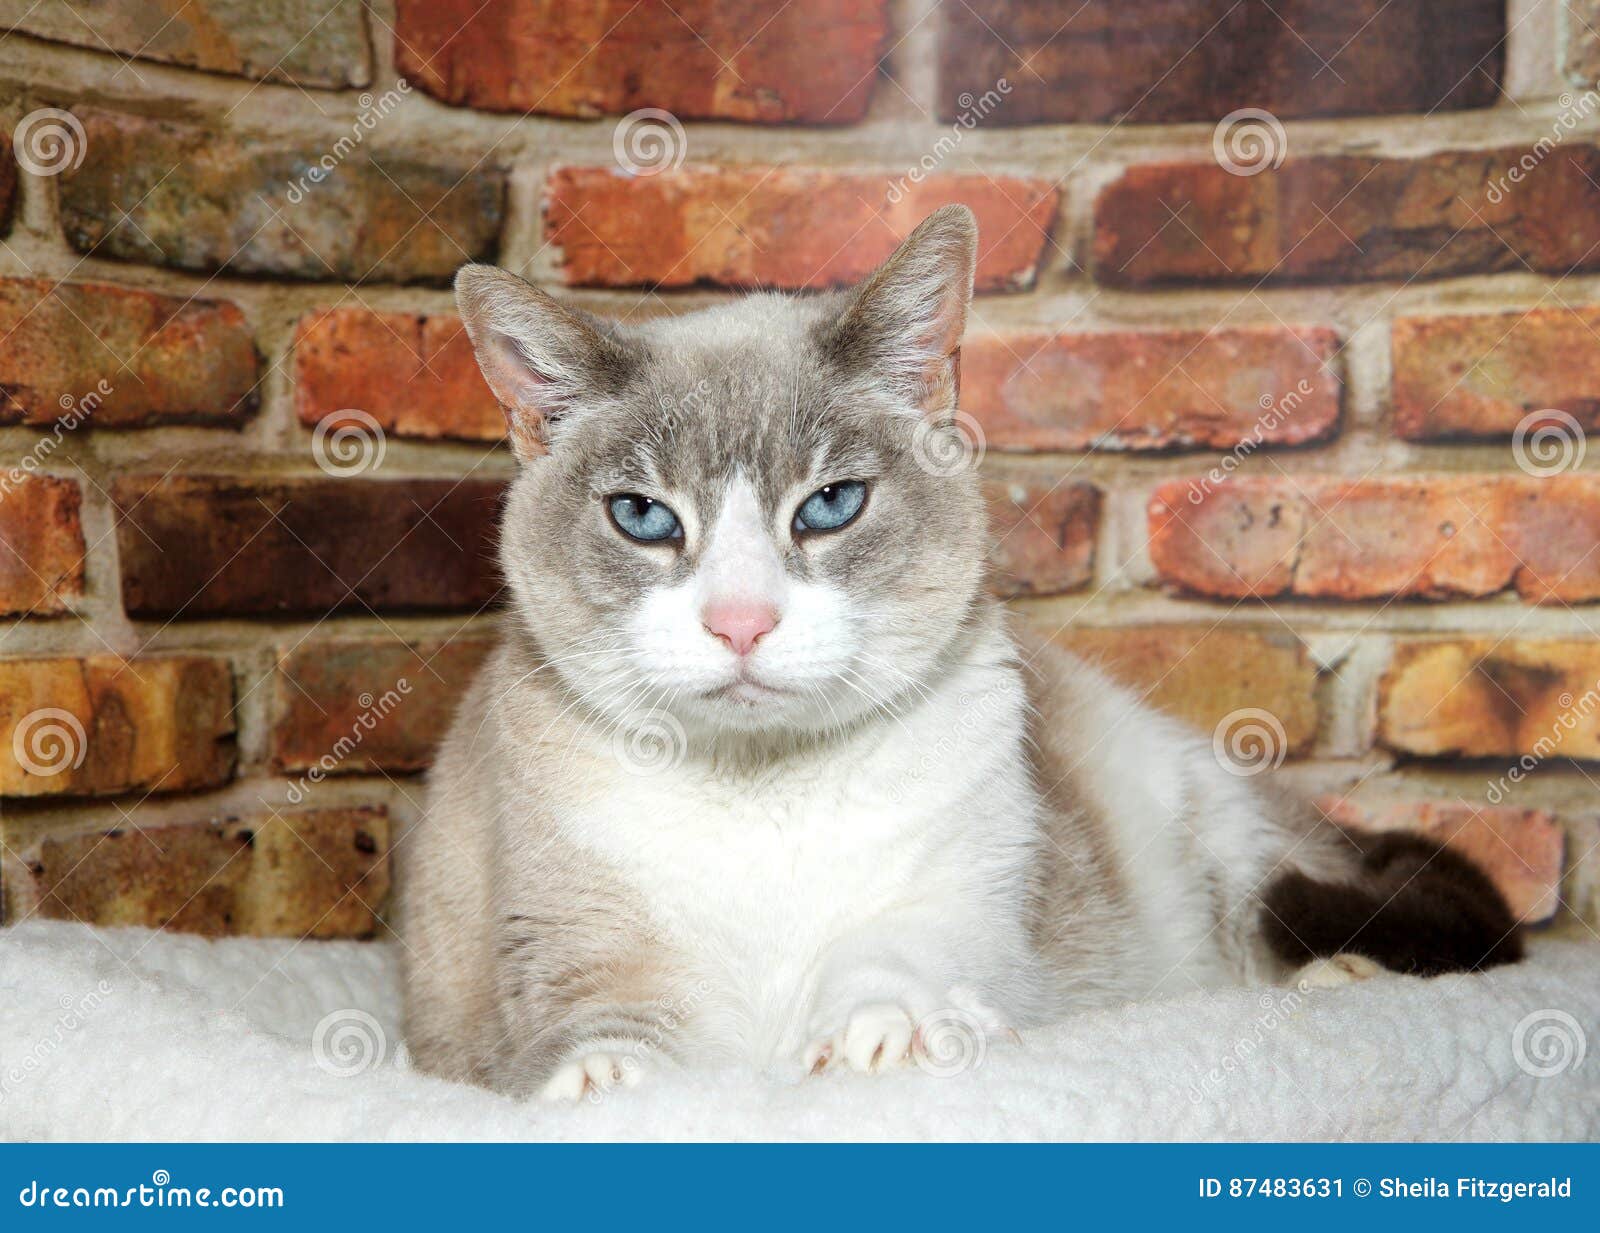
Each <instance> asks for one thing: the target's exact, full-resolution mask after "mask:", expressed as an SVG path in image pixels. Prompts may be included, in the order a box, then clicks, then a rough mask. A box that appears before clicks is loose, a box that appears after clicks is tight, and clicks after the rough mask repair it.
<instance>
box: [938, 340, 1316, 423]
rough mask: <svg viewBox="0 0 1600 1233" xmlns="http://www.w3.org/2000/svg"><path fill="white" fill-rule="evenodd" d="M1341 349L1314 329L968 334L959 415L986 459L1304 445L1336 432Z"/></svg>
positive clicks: (962, 365)
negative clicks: (996, 452) (1015, 453)
mask: <svg viewBox="0 0 1600 1233" xmlns="http://www.w3.org/2000/svg"><path fill="white" fill-rule="evenodd" d="M1338 350H1339V340H1338V336H1337V335H1336V334H1334V332H1333V331H1332V330H1325V329H1313V328H1307V329H1296V330H1288V329H1278V328H1266V327H1247V328H1243V329H1224V330H1216V331H1202V330H1160V331H1157V330H1149V331H1137V332H1135V331H1126V332H1117V331H1112V332H1106V333H1083V334H1056V335H1050V334H1002V335H994V334H977V335H971V334H969V335H968V336H967V340H966V343H965V344H964V345H963V347H962V349H961V405H962V408H963V410H965V411H967V412H969V413H971V414H973V415H975V416H977V418H978V419H979V421H980V422H981V423H982V425H983V429H984V434H985V437H986V439H987V442H988V445H989V448H990V449H1000V450H1083V449H1106V448H1112V449H1131V450H1140V449H1169V448H1172V447H1174V446H1188V447H1194V446H1211V447H1216V448H1228V447H1230V446H1234V445H1237V444H1239V443H1240V442H1243V441H1250V442H1253V443H1254V444H1258V445H1263V444H1264V445H1300V444H1304V443H1305V442H1308V441H1319V440H1322V439H1324V438H1326V437H1328V436H1329V435H1331V434H1332V433H1333V432H1335V431H1336V430H1337V428H1338V423H1339V394H1340V382H1339V375H1338V370H1337V367H1336V361H1335V358H1334V357H1335V356H1336V355H1337V353H1338Z"/></svg>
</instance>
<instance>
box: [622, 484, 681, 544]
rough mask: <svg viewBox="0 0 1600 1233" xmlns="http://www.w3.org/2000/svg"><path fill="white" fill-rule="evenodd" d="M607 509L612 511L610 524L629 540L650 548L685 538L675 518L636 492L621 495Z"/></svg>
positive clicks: (675, 516) (659, 505) (666, 510)
mask: <svg viewBox="0 0 1600 1233" xmlns="http://www.w3.org/2000/svg"><path fill="white" fill-rule="evenodd" d="M606 508H607V509H609V510H610V511H611V521H612V522H614V523H616V524H617V529H618V530H619V531H621V532H622V533H623V534H624V535H626V536H627V537H628V538H629V539H637V540H642V541H643V542H644V543H647V544H650V543H655V542H656V541H657V540H663V539H675V538H679V537H681V536H682V534H683V531H682V528H681V527H680V526H679V524H678V516H677V515H676V514H674V513H673V512H672V511H671V510H670V509H668V508H667V507H666V506H665V505H663V504H662V503H661V502H660V501H656V500H653V499H652V498H650V497H645V496H640V495H639V494H638V493H637V492H619V493H618V494H617V495H616V496H614V497H610V498H608V499H607V501H606Z"/></svg>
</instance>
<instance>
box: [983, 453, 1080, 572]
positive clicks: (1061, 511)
mask: <svg viewBox="0 0 1600 1233" xmlns="http://www.w3.org/2000/svg"><path fill="white" fill-rule="evenodd" d="M985 480H986V484H985V488H986V491H987V494H988V498H989V511H990V534H991V536H992V546H991V549H990V553H989V559H990V564H991V565H992V566H993V569H994V580H993V585H994V589H995V591H996V592H997V593H999V594H1001V595H1005V596H1018V595H1057V594H1060V593H1062V592H1064V591H1073V590H1076V589H1077V588H1079V587H1081V586H1083V585H1085V584H1086V583H1087V582H1088V581H1089V580H1090V579H1091V578H1092V577H1093V576H1094V544H1095V536H1096V534H1097V533H1098V532H1099V529H1100V492H1099V490H1098V489H1097V488H1095V486H1094V485H1093V484H1088V483H1083V482H1081V481H1069V480H1066V479H1065V478H1061V479H1052V478H1050V477H1049V475H1048V474H1043V473H1039V472H1035V471H1021V470H1016V469H1012V468H1006V469H1001V468H991V469H989V470H988V471H987V473H986V475H985Z"/></svg>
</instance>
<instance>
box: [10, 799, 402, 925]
mask: <svg viewBox="0 0 1600 1233" xmlns="http://www.w3.org/2000/svg"><path fill="white" fill-rule="evenodd" d="M388 858H389V821H388V818H387V816H386V815H385V814H384V812H383V811H382V810H381V809H320V810H306V811H303V812H296V813H288V814H261V815H259V816H251V817H246V818H227V819H224V820H221V821H216V822H211V823H198V824H194V825H176V826H158V827H148V828H146V827H134V826H130V827H126V828H122V829H117V830H112V831H101V832H93V833H89V834H82V835H74V836H70V837H62V838H54V837H47V838H44V839H42V840H40V841H39V842H38V843H37V844H36V845H34V846H33V847H32V849H31V850H30V851H27V852H25V853H23V860H22V861H20V862H19V861H14V860H13V861H8V862H7V866H6V872H7V886H6V892H7V894H6V900H7V904H8V907H7V918H8V919H9V920H11V921H15V920H18V919H21V918H22V917H25V916H28V915H37V916H42V917H52V918H58V919H64V920H78V921H82V922H84V923H86V924H91V925H139V926H145V927H147V928H152V929H161V928H165V929H177V930H181V931H183V932H186V933H202V934H209V935H211V936H213V937H220V936H226V935H239V934H253V935H261V936H273V937H313V938H363V937H370V936H371V935H372V934H373V933H374V932H376V930H377V927H378V916H377V913H378V911H379V910H381V908H382V905H383V902H384V899H385V897H386V896H387V894H388V890H389V859H388Z"/></svg>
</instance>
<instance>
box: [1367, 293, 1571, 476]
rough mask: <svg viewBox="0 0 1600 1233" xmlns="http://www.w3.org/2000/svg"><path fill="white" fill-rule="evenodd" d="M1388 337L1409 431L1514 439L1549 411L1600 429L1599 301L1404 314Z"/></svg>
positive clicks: (1409, 434) (1414, 435)
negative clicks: (1523, 425)
mask: <svg viewBox="0 0 1600 1233" xmlns="http://www.w3.org/2000/svg"><path fill="white" fill-rule="evenodd" d="M1390 337H1391V339H1392V343H1393V348H1394V387H1393V388H1394V426H1395V431H1396V432H1397V433H1398V434H1399V435H1400V436H1402V437H1405V438H1407V439H1409V440H1413V441H1429V440H1446V439H1449V438H1452V437H1507V436H1510V435H1511V434H1512V433H1513V432H1515V430H1516V428H1517V425H1518V424H1520V423H1522V422H1523V420H1524V419H1526V418H1527V417H1528V415H1529V414H1530V413H1531V412H1534V411H1540V410H1547V409H1552V410H1557V411H1565V412H1566V413H1567V414H1569V415H1571V416H1572V417H1573V418H1574V419H1575V420H1577V422H1578V424H1579V426H1580V427H1581V428H1583V429H1584V430H1589V431H1592V430H1594V429H1596V428H1600V308H1549V309H1535V310H1533V311H1531V312H1510V313H1470V314H1461V315H1450V316H1438V317H1402V318H1399V319H1398V320H1396V321H1395V322H1394V323H1393V325H1392V326H1391V328H1390ZM1536 424H1537V421H1530V425H1529V427H1530V428H1533V427H1534V426H1535V425H1536ZM1554 444H1556V445H1559V444H1560V443H1559V442H1554Z"/></svg>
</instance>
